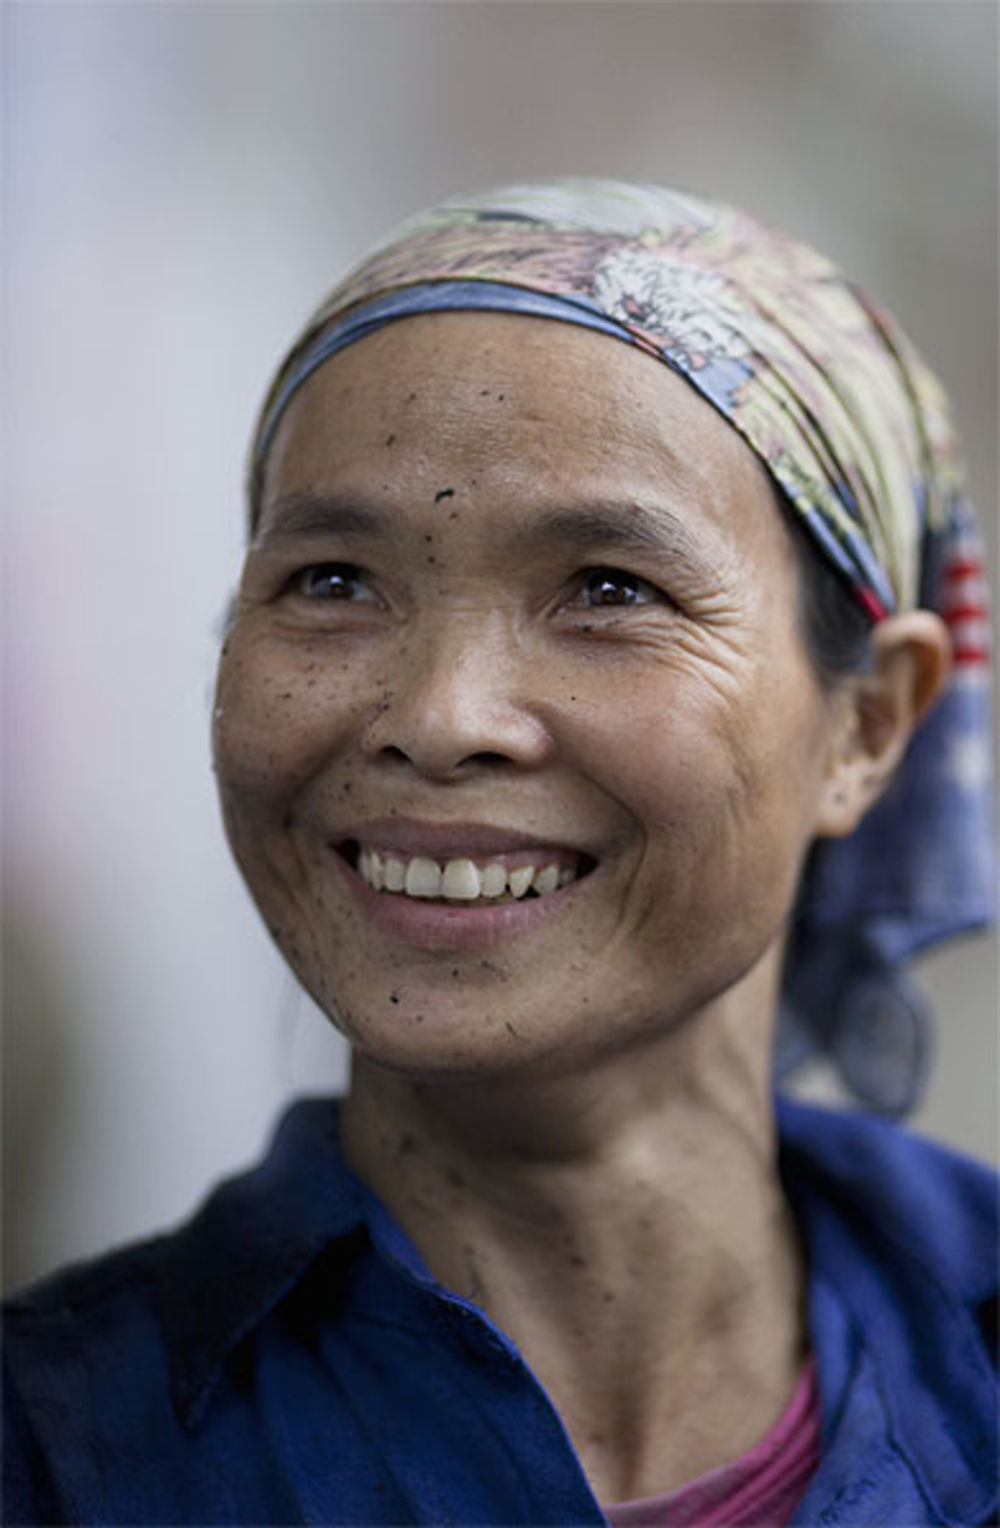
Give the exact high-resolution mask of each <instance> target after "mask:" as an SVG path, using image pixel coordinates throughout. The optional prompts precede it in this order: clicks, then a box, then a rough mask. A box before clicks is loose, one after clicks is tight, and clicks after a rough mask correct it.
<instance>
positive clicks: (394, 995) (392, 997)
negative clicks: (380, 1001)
mask: <svg viewBox="0 0 1000 1528" xmlns="http://www.w3.org/2000/svg"><path fill="white" fill-rule="evenodd" d="M389 1001H390V1003H398V1002H399V993H398V992H390V993H389Z"/></svg>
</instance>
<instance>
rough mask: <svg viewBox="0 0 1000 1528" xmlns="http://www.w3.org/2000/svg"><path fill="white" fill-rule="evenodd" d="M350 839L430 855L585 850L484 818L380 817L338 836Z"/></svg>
mask: <svg viewBox="0 0 1000 1528" xmlns="http://www.w3.org/2000/svg"><path fill="white" fill-rule="evenodd" d="M348 841H353V842H355V843H360V844H363V845H364V846H365V848H368V849H379V850H383V851H388V852H391V851H392V850H396V851H397V852H399V853H402V854H406V855H417V854H425V855H427V856H428V857H429V858H431V859H447V858H455V857H458V856H470V855H489V854H514V853H516V852H517V851H518V850H519V849H525V850H535V849H556V850H561V851H562V852H563V853H569V854H583V853H585V852H586V851H584V850H582V849H580V848H579V847H578V846H577V845H576V844H570V843H567V842H566V841H565V839H562V838H560V837H559V836H558V835H557V836H555V837H552V838H549V837H543V836H541V835H540V834H535V833H523V832H519V831H516V830H514V829H511V828H501V827H493V826H491V825H489V824H488V823H482V822H447V823H444V822H419V821H417V820H416V819H414V818H411V817H380V818H377V819H373V820H372V821H370V822H364V823H357V824H355V825H354V826H352V827H351V828H349V829H347V830H346V831H345V832H343V833H341V834H340V835H338V837H337V839H336V840H335V842H337V843H346V842H348Z"/></svg>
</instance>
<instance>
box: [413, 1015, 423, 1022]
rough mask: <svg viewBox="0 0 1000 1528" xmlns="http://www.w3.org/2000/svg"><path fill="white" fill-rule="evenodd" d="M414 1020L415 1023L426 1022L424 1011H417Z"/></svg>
mask: <svg viewBox="0 0 1000 1528" xmlns="http://www.w3.org/2000/svg"><path fill="white" fill-rule="evenodd" d="M413 1022H414V1024H422V1023H423V1022H424V1016H423V1014H422V1013H415V1014H414V1015H413Z"/></svg>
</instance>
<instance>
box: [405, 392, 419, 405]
mask: <svg viewBox="0 0 1000 1528" xmlns="http://www.w3.org/2000/svg"><path fill="white" fill-rule="evenodd" d="M406 401H407V403H416V401H417V395H416V393H410V395H409V397H408V398H407V400H406Z"/></svg>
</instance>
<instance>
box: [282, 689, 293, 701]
mask: <svg viewBox="0 0 1000 1528" xmlns="http://www.w3.org/2000/svg"><path fill="white" fill-rule="evenodd" d="M281 698H282V700H291V698H292V692H291V690H282V692H281Z"/></svg>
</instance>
